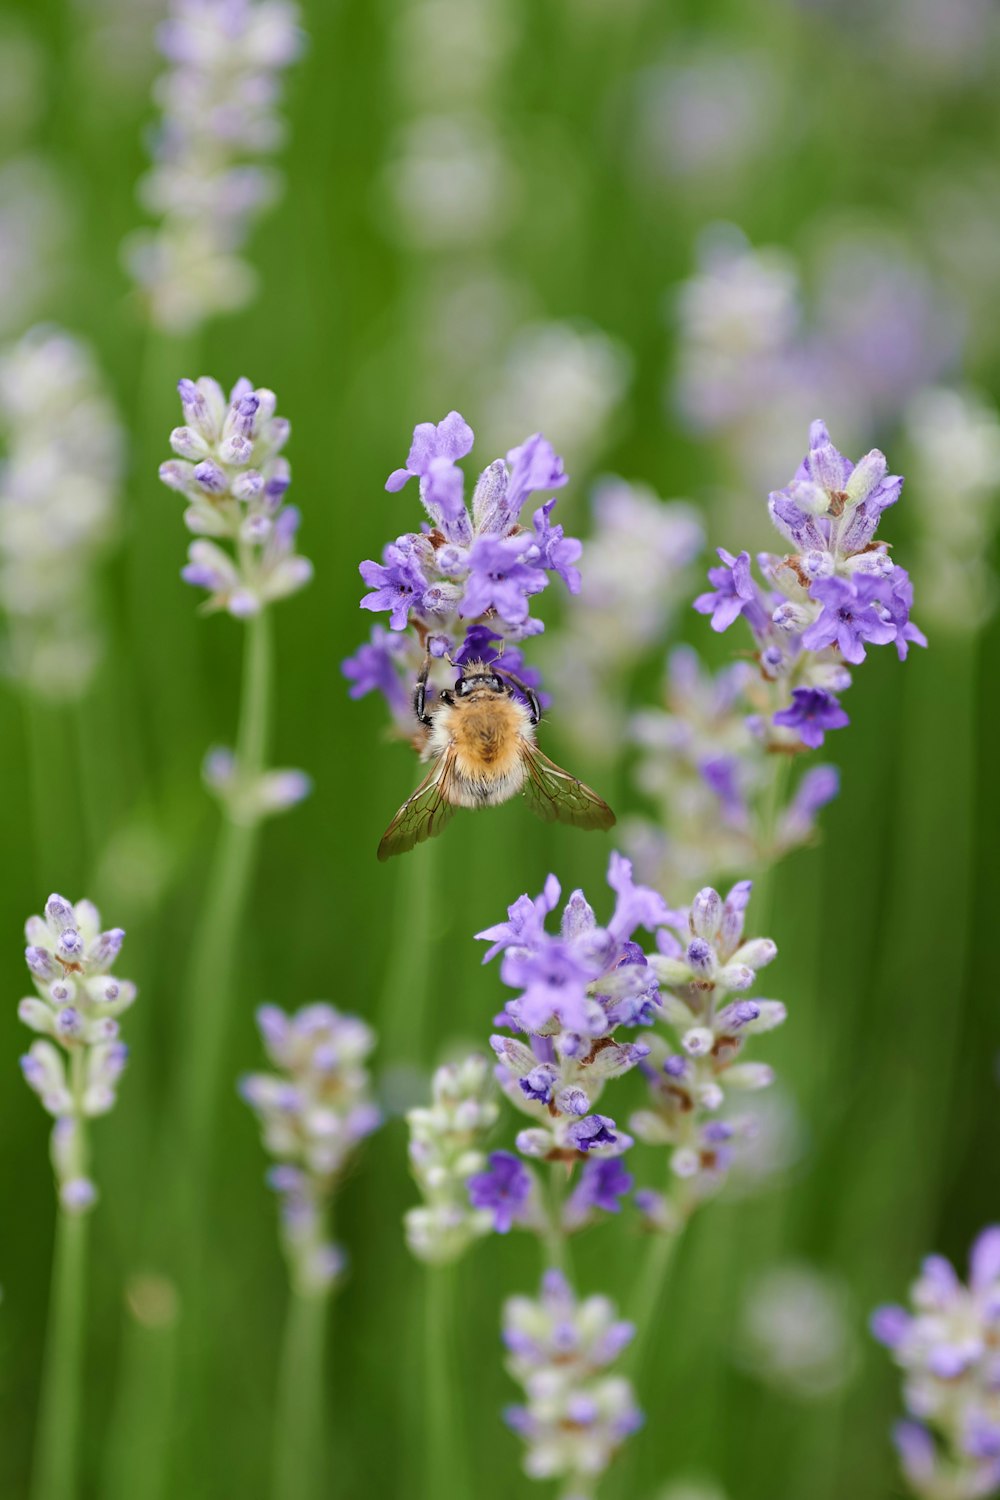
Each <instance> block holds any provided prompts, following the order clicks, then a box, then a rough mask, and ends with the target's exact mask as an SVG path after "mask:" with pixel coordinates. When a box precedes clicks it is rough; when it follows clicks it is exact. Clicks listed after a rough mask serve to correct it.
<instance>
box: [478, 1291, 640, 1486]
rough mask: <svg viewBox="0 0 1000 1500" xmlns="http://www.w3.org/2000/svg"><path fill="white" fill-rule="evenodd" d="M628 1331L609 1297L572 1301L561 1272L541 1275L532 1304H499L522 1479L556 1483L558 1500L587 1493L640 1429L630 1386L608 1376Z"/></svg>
mask: <svg viewBox="0 0 1000 1500" xmlns="http://www.w3.org/2000/svg"><path fill="white" fill-rule="evenodd" d="M634 1332H635V1329H634V1328H633V1326H632V1324H631V1323H626V1322H623V1321H622V1320H621V1319H620V1318H619V1317H618V1314H617V1311H616V1309H615V1306H614V1304H613V1303H612V1302H611V1301H610V1299H609V1298H607V1297H586V1298H584V1299H583V1300H582V1301H578V1300H577V1298H576V1297H575V1296H574V1294H573V1291H572V1289H571V1288H570V1286H569V1284H568V1283H567V1281H566V1279H565V1277H564V1276H563V1275H562V1274H561V1273H560V1272H559V1271H547V1272H546V1273H545V1275H544V1277H543V1278H542V1285H541V1291H540V1294H539V1296H538V1297H537V1298H532V1297H511V1298H509V1299H508V1301H507V1302H506V1303H505V1304H504V1310H503V1341H504V1344H505V1345H506V1347H507V1351H508V1360H507V1368H508V1370H509V1372H510V1374H511V1375H512V1376H513V1378H514V1379H515V1380H516V1381H517V1382H518V1384H519V1385H521V1386H522V1387H523V1389H524V1396H525V1399H524V1402H523V1404H520V1405H517V1406H511V1407H508V1409H507V1411H506V1413H505V1417H506V1420H507V1424H508V1426H509V1427H511V1428H512V1430H513V1431H514V1432H516V1433H517V1434H518V1436H519V1437H521V1438H522V1439H523V1440H524V1442H525V1444H526V1452H525V1456H524V1469H525V1473H526V1474H528V1475H529V1477H530V1478H532V1479H560V1480H562V1481H563V1486H564V1488H563V1489H562V1491H561V1494H562V1495H563V1496H564V1500H571V1497H576V1496H578V1495H590V1494H592V1493H593V1487H594V1485H595V1483H596V1481H597V1480H598V1479H599V1478H600V1476H601V1475H602V1474H603V1473H604V1472H605V1470H606V1469H607V1467H608V1465H609V1464H610V1463H611V1460H612V1459H613V1458H614V1456H615V1454H616V1453H617V1452H618V1450H619V1448H620V1447H621V1445H622V1443H624V1441H625V1439H626V1438H627V1437H628V1436H629V1435H630V1434H631V1433H633V1432H635V1431H636V1429H637V1428H639V1427H640V1426H641V1425H642V1413H641V1412H640V1411H639V1408H638V1407H637V1405H636V1402H635V1394H634V1392H633V1389H632V1385H631V1382H630V1381H629V1380H627V1379H626V1378H625V1377H624V1376H621V1375H612V1374H609V1373H607V1367H608V1366H609V1365H612V1364H613V1363H614V1361H615V1360H616V1359H617V1358H618V1356H619V1354H620V1353H621V1352H622V1350H623V1349H624V1348H625V1347H626V1345H627V1344H628V1343H629V1342H630V1340H631V1339H632V1336H633V1334H634Z"/></svg>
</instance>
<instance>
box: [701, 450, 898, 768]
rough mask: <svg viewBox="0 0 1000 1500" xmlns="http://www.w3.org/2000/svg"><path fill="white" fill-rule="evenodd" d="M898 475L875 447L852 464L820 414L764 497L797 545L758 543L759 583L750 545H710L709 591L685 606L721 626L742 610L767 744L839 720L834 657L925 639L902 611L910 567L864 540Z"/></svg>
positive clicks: (841, 683)
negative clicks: (782, 478) (802, 450)
mask: <svg viewBox="0 0 1000 1500" xmlns="http://www.w3.org/2000/svg"><path fill="white" fill-rule="evenodd" d="M902 486H903V481H902V479H900V478H899V477H898V476H897V475H889V474H887V472H886V461H885V458H884V457H883V455H882V454H881V453H879V452H878V451H877V450H873V451H872V452H871V453H868V454H866V455H865V457H864V458H862V459H861V460H860V461H859V463H858V464H857V465H855V464H852V463H851V462H850V461H849V460H848V459H846V458H845V457H844V456H843V454H841V453H839V452H838V451H837V449H836V448H835V447H834V446H833V444H832V443H831V441H830V436H829V433H828V432H827V430H826V427H825V426H824V424H823V423H822V422H814V423H813V424H812V427H811V428H810V431H809V452H808V453H807V454H806V457H805V458H804V459H803V461H802V463H801V464H800V465H799V468H798V470H797V471H796V474H795V477H794V479H793V480H792V481H791V483H790V484H788V485H787V486H786V487H785V488H784V489H783V490H777V491H775V492H773V493H772V495H771V496H770V500H769V505H768V508H769V510H770V514H771V519H772V521H773V522H774V525H775V526H776V528H777V529H778V531H779V532H780V533H781V534H782V536H783V537H784V538H785V539H786V540H787V541H788V542H790V543H791V545H792V547H793V548H794V549H795V550H794V551H793V552H792V553H790V554H787V555H785V556H777V555H773V554H771V553H761V554H760V556H759V557H758V559H757V562H758V566H759V568H760V571H761V573H762V574H763V577H764V579H765V582H766V585H767V587H766V588H761V587H760V586H759V585H758V584H757V582H756V581H755V579H754V577H753V574H752V571H751V566H750V558H749V554H748V553H746V552H742V553H740V555H739V557H733V556H732V555H731V554H730V553H728V552H725V551H723V550H722V549H720V552H719V556H720V558H721V559H722V562H723V566H722V567H721V568H713V569H712V570H711V571H710V573H709V580H710V582H711V583H712V585H713V589H712V591H711V592H710V593H706V594H702V595H701V596H700V597H699V598H698V599H696V600H695V609H697V610H698V611H699V612H700V613H702V614H710V615H711V616H712V626H713V629H715V630H728V629H729V627H730V626H731V625H732V624H733V623H734V622H735V621H736V620H737V619H738V618H740V617H741V616H742V618H743V620H744V621H745V623H746V624H747V626H748V627H749V630H750V633H751V635H752V637H753V643H754V650H755V655H756V658H757V661H758V664H759V667H760V674H761V677H762V679H763V680H764V682H765V683H766V684H769V700H770V701H769V705H768V706H769V709H770V711H769V712H768V713H766V714H764V715H761V716H760V720H759V723H758V724H757V725H756V726H755V727H756V730H757V732H758V733H759V734H760V736H761V738H762V739H763V741H764V743H765V744H766V745H767V747H768V748H771V749H796V748H798V747H799V746H801V745H805V746H807V747H815V746H817V745H819V744H822V742H823V737H824V734H825V733H826V732H827V731H828V730H831V729H835V728H840V727H842V726H843V725H845V724H846V723H847V722H848V719H847V715H846V714H845V713H844V711H843V710H842V708H841V706H840V703H839V700H838V699H837V697H836V694H837V693H838V692H840V691H842V690H843V689H844V688H847V687H849V686H850V682H851V678H850V674H849V672H848V671H847V668H846V667H845V665H844V663H845V662H847V663H850V664H851V665H852V666H856V665H858V664H860V663H861V662H863V661H864V659H865V656H866V653H867V649H868V647H870V646H885V645H889V644H895V646H896V650H897V652H898V654H899V657H900V659H901V660H902V659H904V658H905V657H906V655H907V652H908V650H909V647H910V644H911V643H916V644H917V645H921V646H925V645H926V644H927V642H926V640H925V638H924V636H923V634H922V633H921V631H920V630H918V628H917V627H916V626H915V625H914V624H913V623H912V622H911V621H910V605H911V603H912V589H911V587H910V581H909V575H908V574H907V573H906V571H905V570H904V569H903V568H901V567H899V566H898V565H896V564H895V563H894V562H893V561H892V559H891V558H890V556H889V552H888V547H887V544H886V543H885V542H877V541H875V540H874V538H875V532H876V530H877V528H878V525H879V521H880V519H881V516H882V512H883V511H885V510H887V509H888V508H889V507H890V506H891V505H894V504H895V503H896V501H897V500H898V499H899V494H900V491H901V489H902Z"/></svg>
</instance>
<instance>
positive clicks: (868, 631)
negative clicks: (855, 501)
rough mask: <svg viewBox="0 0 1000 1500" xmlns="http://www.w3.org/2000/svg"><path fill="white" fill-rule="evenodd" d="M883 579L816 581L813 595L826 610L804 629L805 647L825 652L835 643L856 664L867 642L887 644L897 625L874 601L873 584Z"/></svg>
mask: <svg viewBox="0 0 1000 1500" xmlns="http://www.w3.org/2000/svg"><path fill="white" fill-rule="evenodd" d="M880 581H881V580H879V579H876V578H873V577H870V576H868V577H866V576H864V575H862V576H861V577H860V578H859V579H857V580H856V581H855V580H854V579H847V578H821V579H819V580H818V581H817V582H816V583H814V584H813V585H812V586H811V588H810V590H809V593H810V597H811V598H813V599H816V600H818V601H819V603H820V604H822V606H823V609H822V613H821V614H820V616H819V619H818V620H816V621H814V623H813V624H812V625H810V626H808V627H807V629H806V630H804V631H803V632H802V644H803V646H805V648H806V649H807V650H808V651H822V650H824V649H825V648H826V647H827V646H833V645H836V646H837V647H838V648H839V650H840V654H841V655H842V656H843V658H844V660H845V661H849V662H852V663H854V664H855V665H857V664H858V663H860V662H863V661H864V659H865V642H866V641H867V642H870V643H871V644H872V645H875V646H885V645H888V643H889V642H890V641H893V640H895V639H896V633H897V627H896V626H895V625H893V624H892V623H890V622H889V621H888V620H886V618H885V616H884V613H883V612H882V611H881V610H880V609H878V608H877V607H876V605H875V603H873V602H872V601H873V599H874V598H877V597H878V591H877V590H873V589H872V588H871V585H872V584H878V583H880ZM830 727H831V728H833V727H835V726H833V725H831V726H830Z"/></svg>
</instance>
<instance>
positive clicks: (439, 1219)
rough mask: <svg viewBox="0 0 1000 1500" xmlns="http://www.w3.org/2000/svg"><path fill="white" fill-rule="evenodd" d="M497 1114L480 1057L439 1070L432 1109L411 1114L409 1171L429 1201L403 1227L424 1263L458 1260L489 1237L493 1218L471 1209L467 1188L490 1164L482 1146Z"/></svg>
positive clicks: (485, 1064) (487, 1069) (488, 1072)
mask: <svg viewBox="0 0 1000 1500" xmlns="http://www.w3.org/2000/svg"><path fill="white" fill-rule="evenodd" d="M498 1114H499V1108H498V1106H497V1100H496V1090H495V1088H494V1085H493V1078H492V1070H491V1068H490V1065H489V1063H488V1062H487V1061H486V1058H485V1057H481V1056H479V1055H477V1054H475V1053H474V1054H473V1055H472V1056H471V1057H467V1058H465V1059H464V1060H463V1061H462V1062H458V1063H447V1064H445V1066H444V1067H440V1068H438V1069H437V1071H436V1073H435V1074H434V1079H433V1083H432V1089H431V1103H430V1105H429V1106H427V1107H426V1108H420V1109H411V1110H410V1111H409V1113H408V1114H407V1116H406V1119H407V1124H408V1125H409V1127H410V1148H409V1156H410V1167H411V1169H412V1171H413V1175H414V1177H415V1178H416V1180H417V1183H418V1184H419V1187H420V1191H421V1193H422V1195H423V1199H424V1202H423V1203H422V1204H421V1206H420V1207H419V1208H411V1209H409V1211H408V1212H407V1214H406V1217H405V1221H404V1222H405V1228H406V1242H407V1244H408V1245H409V1247H410V1250H411V1251H412V1253H413V1254H414V1255H415V1256H416V1257H417V1258H418V1259H419V1260H424V1261H429V1262H432V1263H434V1264H438V1265H440V1264H443V1263H444V1262H446V1261H450V1260H455V1259H456V1258H457V1257H458V1256H459V1255H461V1254H462V1253H463V1251H464V1250H466V1249H467V1248H468V1246H469V1245H470V1244H471V1243H472V1241H473V1240H475V1239H478V1238H479V1237H480V1236H481V1235H484V1234H487V1233H489V1230H490V1229H491V1227H492V1222H493V1221H492V1217H491V1215H490V1214H489V1213H487V1212H485V1211H484V1210H482V1209H474V1208H472V1207H471V1206H470V1204H469V1192H468V1183H469V1180H470V1178H472V1177H473V1176H474V1175H475V1174H476V1173H478V1172H481V1171H482V1169H483V1167H484V1165H485V1157H484V1156H483V1152H482V1144H483V1142H484V1141H485V1139H486V1137H487V1136H488V1135H489V1133H490V1131H491V1130H492V1129H493V1127H494V1125H495V1124H496V1121H497V1116H498Z"/></svg>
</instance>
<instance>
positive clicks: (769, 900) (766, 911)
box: [751, 754, 791, 936]
mask: <svg viewBox="0 0 1000 1500" xmlns="http://www.w3.org/2000/svg"><path fill="white" fill-rule="evenodd" d="M790 774H791V756H790V755H777V754H776V755H773V756H772V757H771V775H770V779H769V782H768V785H767V787H766V789H765V792H764V798H763V803H762V806H761V818H760V830H759V833H758V839H757V868H756V870H754V871H752V872H751V873H752V874H753V877H754V882H755V889H754V913H755V915H754V931H755V932H760V933H761V934H762V935H764V936H766V935H767V928H768V925H769V923H770V921H771V912H772V908H773V904H774V884H775V872H776V869H777V865H778V859H779V854H778V850H777V848H776V845H777V836H778V821H779V819H780V817H781V811H782V807H781V804H782V799H783V796H784V792H785V789H786V787H787V786H788V778H789V775H790Z"/></svg>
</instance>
